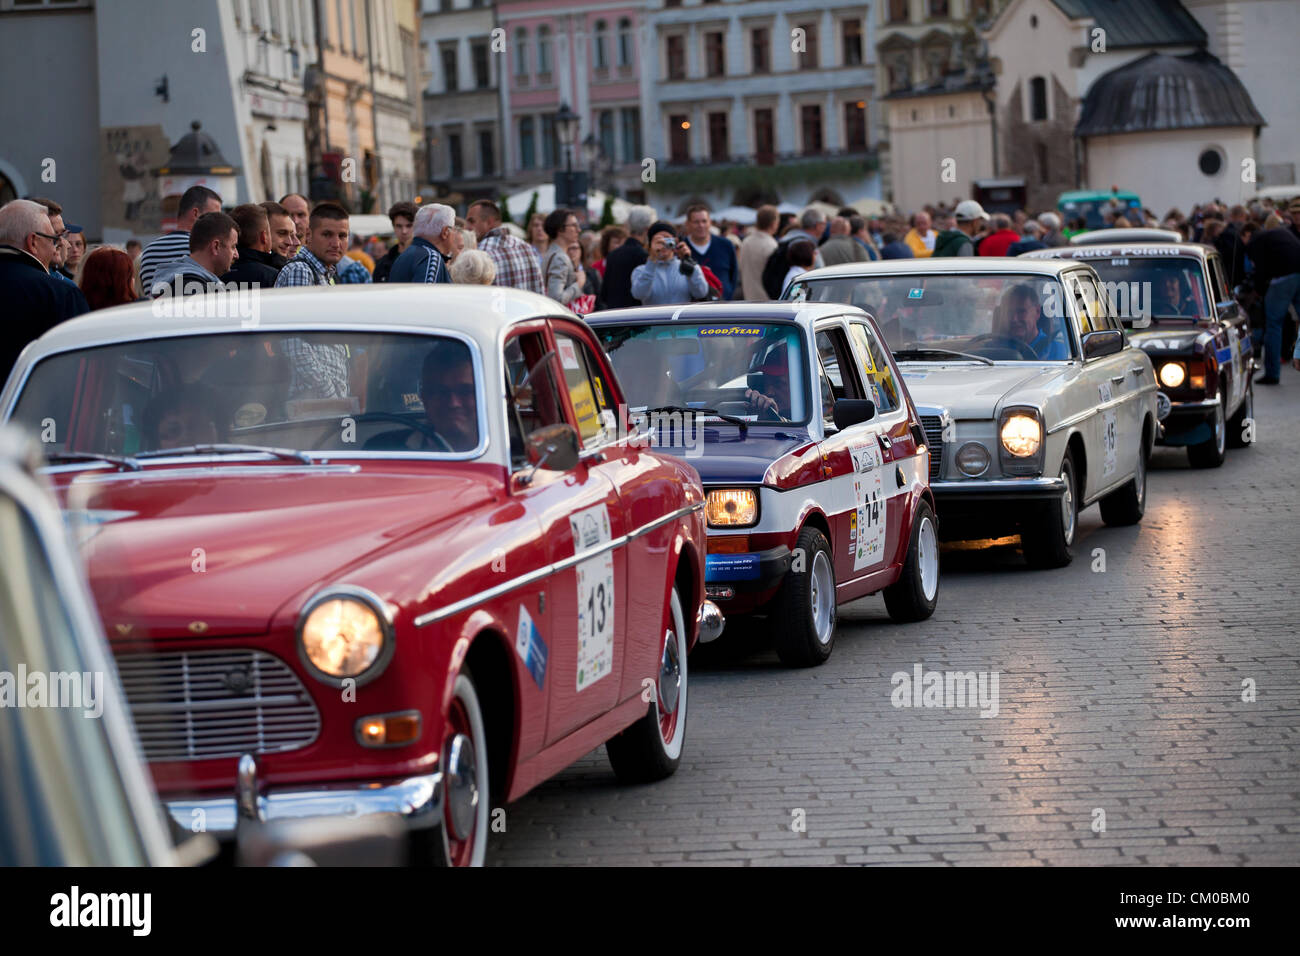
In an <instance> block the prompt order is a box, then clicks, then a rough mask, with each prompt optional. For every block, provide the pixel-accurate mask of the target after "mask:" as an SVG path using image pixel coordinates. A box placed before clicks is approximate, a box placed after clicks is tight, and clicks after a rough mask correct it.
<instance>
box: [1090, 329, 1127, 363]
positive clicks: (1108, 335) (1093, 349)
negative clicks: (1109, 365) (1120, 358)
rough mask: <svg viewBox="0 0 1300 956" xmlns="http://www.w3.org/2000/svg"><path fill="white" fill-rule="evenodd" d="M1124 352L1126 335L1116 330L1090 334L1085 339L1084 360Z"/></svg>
mask: <svg viewBox="0 0 1300 956" xmlns="http://www.w3.org/2000/svg"><path fill="white" fill-rule="evenodd" d="M1123 350H1124V333H1123V332H1119V331H1116V330H1115V329H1104V330H1102V331H1100V332H1089V333H1088V334H1087V335H1085V336H1084V337H1083V359H1084V361H1085V362H1086V361H1088V360H1090V359H1095V358H1101V357H1102V356H1103V355H1114V354H1115V353H1116V352H1122V351H1123Z"/></svg>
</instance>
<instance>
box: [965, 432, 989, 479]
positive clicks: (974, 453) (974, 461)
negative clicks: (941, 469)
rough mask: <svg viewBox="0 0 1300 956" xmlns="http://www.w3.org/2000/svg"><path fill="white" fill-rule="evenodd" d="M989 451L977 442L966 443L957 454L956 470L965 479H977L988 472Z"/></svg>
mask: <svg viewBox="0 0 1300 956" xmlns="http://www.w3.org/2000/svg"><path fill="white" fill-rule="evenodd" d="M990 460H991V459H990V457H989V450H988V449H987V448H985V447H984V446H983V445H981V444H980V443H979V442H977V441H968V442H967V443H966V444H964V445H962V446H961V449H960V450H959V451H958V452H957V470H958V471H960V472H961V473H962V474H963V475H965V476H966V477H967V478H978V477H979V476H980V475H982V474H984V472H986V471H988V470H989V461H990Z"/></svg>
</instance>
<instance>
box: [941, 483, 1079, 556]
mask: <svg viewBox="0 0 1300 956" xmlns="http://www.w3.org/2000/svg"><path fill="white" fill-rule="evenodd" d="M930 490H931V491H932V492H933V493H934V504H935V511H936V514H937V517H938V519H939V531H940V536H941V537H942V538H943V539H944V540H945V541H957V540H962V539H969V538H998V537H1002V536H1004V535H1010V534H1016V533H1017V531H1018V529H1019V525H1020V522H1021V521H1022V520H1025V519H1026V518H1029V517H1030V516H1035V517H1036V516H1037V515H1039V514H1041V509H1040V508H1039V505H1040V504H1050V503H1052V502H1059V501H1060V500H1061V496H1062V495H1064V494H1065V481H1064V480H1063V479H1062V478H1060V477H1059V476H1055V477H1053V476H1046V475H1044V476H1042V477H1038V478H990V479H988V480H987V481H986V480H983V479H979V478H972V479H970V480H968V481H933V482H931V483H930Z"/></svg>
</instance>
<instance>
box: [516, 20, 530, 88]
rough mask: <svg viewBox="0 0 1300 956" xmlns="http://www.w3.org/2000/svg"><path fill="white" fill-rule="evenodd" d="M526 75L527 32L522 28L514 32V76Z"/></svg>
mask: <svg viewBox="0 0 1300 956" xmlns="http://www.w3.org/2000/svg"><path fill="white" fill-rule="evenodd" d="M527 75H528V31H527V30H525V29H523V28H522V27H521V28H520V29H518V30H516V31H515V76H516V77H525V76H527Z"/></svg>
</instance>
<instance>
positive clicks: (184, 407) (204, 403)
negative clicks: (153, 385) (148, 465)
mask: <svg viewBox="0 0 1300 956" xmlns="http://www.w3.org/2000/svg"><path fill="white" fill-rule="evenodd" d="M218 405H219V399H218V397H217V393H215V392H214V391H213V390H211V389H209V388H206V387H205V386H203V385H198V384H193V385H181V386H177V387H175V388H171V389H167V390H165V391H162V392H159V393H158V394H157V395H155V396H154V397H153V399H151V400H150V402H149V404H148V405H146V406H145V409H144V415H143V420H142V422H141V424H142V428H143V433H144V434H143V436H142V437H143V440H144V441H143V444H142V446H141V447H142V449H143V450H145V451H156V450H162V449H165V448H184V447H186V446H188V445H211V444H218V443H220V442H221V441H222V437H221V433H220V430H219V429H218V428H217V413H216V411H215V410H216V408H217V407H218Z"/></svg>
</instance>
